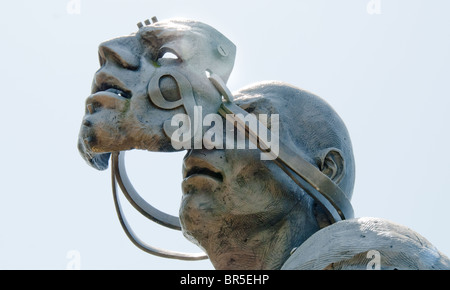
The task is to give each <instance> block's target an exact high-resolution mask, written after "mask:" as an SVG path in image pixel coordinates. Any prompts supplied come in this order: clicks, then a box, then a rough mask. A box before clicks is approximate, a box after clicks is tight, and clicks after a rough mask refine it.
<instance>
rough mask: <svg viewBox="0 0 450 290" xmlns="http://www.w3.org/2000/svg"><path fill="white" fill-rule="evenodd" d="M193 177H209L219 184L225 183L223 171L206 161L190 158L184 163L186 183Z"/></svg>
mask: <svg viewBox="0 0 450 290" xmlns="http://www.w3.org/2000/svg"><path fill="white" fill-rule="evenodd" d="M193 177H207V178H211V179H214V180H215V181H218V182H223V179H224V175H223V173H222V171H221V170H219V169H218V168H216V167H215V166H213V165H212V164H211V163H209V162H207V161H206V160H204V159H201V158H197V157H192V156H191V157H189V158H187V159H185V160H184V163H183V179H184V181H186V180H188V179H190V178H193Z"/></svg>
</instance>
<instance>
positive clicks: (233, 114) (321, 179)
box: [208, 73, 354, 223]
mask: <svg viewBox="0 0 450 290" xmlns="http://www.w3.org/2000/svg"><path fill="white" fill-rule="evenodd" d="M208 78H209V80H210V81H211V82H212V83H213V85H214V86H215V87H216V89H217V90H218V91H219V92H220V93H221V94H222V95H223V97H224V99H225V102H223V103H222V104H221V106H220V109H219V114H220V115H221V116H222V117H223V118H225V119H228V120H230V121H232V122H233V124H234V126H235V127H236V129H237V130H240V131H245V134H246V136H247V138H248V139H249V140H250V141H252V142H254V143H255V145H256V146H257V147H258V148H259V149H260V150H261V151H262V152H265V153H267V154H272V157H273V158H272V159H273V161H274V162H275V163H276V164H277V165H278V166H279V167H280V168H281V169H282V170H283V171H284V172H286V174H287V175H288V176H289V177H290V178H291V179H292V180H293V181H294V182H295V183H296V184H297V185H298V186H300V187H301V188H302V189H303V190H304V191H306V192H307V193H308V194H309V195H310V196H311V197H312V198H314V199H315V200H316V201H317V202H318V203H320V204H321V205H322V206H323V207H324V209H325V210H326V211H327V214H328V216H329V218H330V221H331V222H332V223H335V222H338V221H341V220H344V219H351V218H353V216H354V213H353V208H352V205H351V203H350V201H349V200H348V199H347V197H346V196H345V194H344V192H343V191H342V190H341V189H340V188H339V186H337V185H336V184H335V183H334V182H333V181H332V180H331V179H330V178H328V176H326V175H325V174H323V173H322V172H321V171H320V170H319V169H318V168H316V167H314V165H312V164H311V163H309V162H308V161H306V160H305V159H303V158H302V157H300V156H299V155H298V154H296V153H295V152H294V151H293V150H292V149H291V148H289V146H287V145H286V144H284V143H283V142H282V140H279V153H278V155H274V154H273V153H272V152H268V151H267V148H270V147H269V145H268V144H266V143H265V141H264V140H263V139H261V138H259V136H258V132H256V131H253V130H252V128H250V126H248V124H247V123H246V118H245V117H246V116H247V115H248V114H249V113H248V112H246V111H245V110H243V109H242V108H240V107H238V106H237V105H236V104H234V100H233V95H232V94H231V92H230V90H229V89H228V88H227V86H226V85H225V83H224V82H223V80H222V79H221V78H220V77H219V76H218V75H216V74H214V73H210V75H209V77H208ZM263 127H266V126H265V125H264V124H262V123H261V122H259V121H258V128H263ZM266 130H267V132H270V131H269V130H268V129H267V128H266ZM268 134H269V135H270V133H268Z"/></svg>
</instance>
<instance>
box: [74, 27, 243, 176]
mask: <svg viewBox="0 0 450 290" xmlns="http://www.w3.org/2000/svg"><path fill="white" fill-rule="evenodd" d="M146 24H148V25H146V26H142V27H140V29H139V31H138V32H137V33H134V34H131V35H129V36H124V37H119V38H115V39H112V40H109V41H106V42H104V43H102V44H101V45H100V47H99V58H100V65H101V68H100V69H99V70H98V71H97V72H96V73H95V76H94V80H93V84H92V95H91V96H89V97H88V98H87V100H86V110H85V116H84V118H83V122H82V126H81V129H80V133H79V138H78V149H79V151H80V153H81V155H82V156H83V158H84V159H85V160H86V161H87V162H88V163H89V164H90V165H91V166H93V167H95V168H97V169H100V170H103V169H106V168H107V167H108V160H109V156H110V152H117V151H125V150H130V149H145V150H149V151H163V152H170V151H175V149H174V148H173V147H172V146H171V141H170V138H169V137H168V135H169V136H170V134H169V133H170V132H167V131H168V130H170V129H169V128H168V126H166V125H167V124H166V123H167V121H168V120H170V119H171V118H172V117H173V116H174V115H175V114H177V113H187V114H188V115H189V114H190V110H192V107H193V105H194V104H195V105H198V106H202V108H203V113H204V114H205V115H206V114H208V113H215V112H217V109H218V107H219V106H220V103H221V100H222V98H221V95H220V94H219V93H218V91H217V89H215V87H214V86H213V85H212V84H211V82H210V81H209V80H208V78H207V76H206V73H205V71H211V72H214V73H215V74H217V75H219V76H220V77H221V78H222V79H224V80H227V79H228V77H229V75H230V73H231V70H232V68H233V65H234V58H235V54H236V48H235V46H234V45H233V43H231V42H230V41H229V40H228V39H227V38H225V37H224V36H223V35H222V34H221V33H219V32H218V31H217V30H215V29H214V28H212V27H210V26H208V25H206V24H203V23H200V22H196V21H190V20H182V19H173V20H167V21H161V22H157V21H155V22H154V23H153V24H151V25H150V23H146Z"/></svg>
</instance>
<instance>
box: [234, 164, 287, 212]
mask: <svg viewBox="0 0 450 290" xmlns="http://www.w3.org/2000/svg"><path fill="white" fill-rule="evenodd" d="M230 186H231V188H232V189H231V190H230V192H232V194H231V195H229V196H226V197H227V198H228V199H229V200H228V201H229V204H230V206H229V209H230V211H232V212H234V213H236V214H257V213H261V212H265V213H269V212H270V211H277V212H278V211H280V209H279V207H280V205H281V204H282V202H283V198H282V193H281V190H280V189H281V187H280V185H279V184H277V182H276V181H275V180H274V179H273V175H272V174H271V172H270V171H268V170H267V169H266V168H264V167H259V166H258V167H257V168H253V169H252V168H243V170H241V171H240V172H239V174H237V175H236V176H235V178H234V179H233V180H232V182H231V184H230Z"/></svg>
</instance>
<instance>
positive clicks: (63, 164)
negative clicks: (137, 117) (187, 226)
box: [0, 0, 450, 269]
mask: <svg viewBox="0 0 450 290" xmlns="http://www.w3.org/2000/svg"><path fill="white" fill-rule="evenodd" d="M69 2H70V1H69V0H53V1H45V0H43V1H31V0H30V1H23V0H22V1H20V0H16V1H3V2H2V5H1V6H2V8H1V10H0V24H1V25H0V33H1V36H2V45H1V48H0V49H1V52H2V53H1V64H2V67H1V71H0V75H1V86H2V89H1V92H2V101H1V102H2V107H3V112H2V113H1V114H0V118H1V119H0V120H1V123H0V124H1V134H2V135H1V136H2V137H1V140H2V141H1V143H0V146H1V152H2V162H1V163H2V167H1V189H0V190H1V202H0V269H65V268H66V267H67V266H68V265H73V262H74V260H73V259H72V258H71V256H70V255H68V254H70V253H71V251H76V252H77V253H79V258H80V259H79V261H78V262H79V263H78V264H77V265H79V266H80V267H81V269H213V267H212V265H211V263H210V262H209V261H201V262H184V261H177V260H168V259H163V258H158V257H153V256H151V255H149V254H146V253H144V252H142V251H140V250H139V249H137V248H136V247H135V246H134V245H133V244H132V243H131V242H130V241H129V240H128V239H127V237H126V235H125V234H124V233H123V231H122V229H121V227H120V224H119V221H118V219H117V217H116V215H115V209H114V204H113V199H112V194H111V188H110V171H109V170H108V171H104V172H98V171H96V170H94V169H92V168H90V167H89V166H88V165H87V164H86V163H85V162H84V161H83V160H82V159H81V157H80V156H79V154H78V151H77V148H76V143H77V135H78V130H79V127H80V123H81V119H82V116H83V113H84V100H85V98H86V97H87V96H88V95H89V92H90V85H91V81H92V77H93V75H94V73H95V71H96V70H97V69H98V67H99V64H98V57H97V48H98V45H99V44H100V43H101V42H102V41H105V40H107V39H110V38H113V37H116V36H121V35H126V34H130V33H132V32H135V31H136V30H137V27H136V23H137V22H140V21H144V20H145V19H149V18H151V17H152V16H155V15H156V16H157V17H158V18H159V19H160V20H163V19H167V18H173V17H184V18H192V19H195V20H199V21H202V22H205V23H207V24H209V25H211V26H213V27H215V28H216V29H217V30H219V31H221V32H222V33H223V34H224V35H226V36H227V37H228V38H229V39H230V40H232V41H233V42H234V43H235V44H236V46H237V58H236V64H235V68H234V70H233V73H232V74H231V78H230V80H229V82H228V85H229V87H230V89H231V90H232V91H233V90H237V89H239V88H241V87H243V86H246V85H248V84H251V83H254V82H258V81H263V80H280V81H285V82H288V83H291V84H292V85H295V86H298V87H300V88H303V89H306V90H308V91H311V92H313V93H315V94H318V95H319V96H321V97H322V98H324V99H325V100H326V101H328V102H329V103H330V104H331V105H332V106H333V107H334V108H335V110H336V111H337V112H338V113H339V115H340V116H341V117H342V119H343V120H344V122H345V123H346V125H347V127H348V129H349V131H350V135H351V138H352V141H353V147H354V154H355V158H356V166H357V167H356V170H357V176H356V186H355V190H354V194H353V200H352V204H353V206H354V209H355V214H356V216H357V217H362V216H373V217H382V218H386V219H389V220H391V221H394V222H397V223H400V224H403V225H406V226H408V227H410V228H412V229H414V230H415V231H417V232H418V233H420V234H421V235H423V236H424V237H426V238H427V239H428V240H429V241H430V242H431V243H433V244H434V245H435V246H436V247H437V248H438V249H439V250H440V251H442V252H443V253H445V254H446V255H450V232H449V225H448V213H449V210H448V208H449V204H450V189H449V180H450V153H449V152H448V151H450V133H449V129H448V127H449V125H450V115H449V109H450V93H449V88H448V84H449V80H450V17H449V16H448V15H449V11H450V1H446V0H433V1H425V0H423V1H418V0H381V1H380V4H381V11H378V12H381V13H380V14H369V13H368V11H367V4H368V3H369V0H342V1H335V0H320V1H319V0H303V1H299V0H292V1H287V0H277V1H267V0H266V1H262V0H257V1H248V0H245V1H242V0H240V1H234V0H233V1H231V0H228V1H206V0H198V1H175V0H164V1H153V0H147V1H143V0H132V1H130V0H127V1H125V0H115V1H106V0H89V1H88V0H80V2H81V9H80V13H79V14H70V13H68V12H74V11H70V10H69V11H68V10H67V4H68V3H69ZM75 12H76V11H75ZM183 155H184V154H183V153H180V154H162V155H159V154H154V153H148V152H143V151H140V152H133V153H130V154H128V156H129V158H128V162H127V164H128V171H129V175H130V178H131V179H132V180H133V181H134V182H135V187H136V188H137V189H138V190H139V191H140V192H142V193H143V195H144V196H145V197H146V198H147V199H148V200H149V201H150V202H151V203H153V204H154V205H156V206H157V207H159V208H160V209H163V210H165V211H168V212H170V213H171V214H177V212H178V206H179V201H180V199H181V189H180V187H181V186H180V184H181V159H182V157H183ZM125 209H126V212H127V215H128V216H129V218H130V221H131V224H132V226H133V228H134V229H135V231H136V232H137V233H138V234H140V235H141V237H142V239H144V240H145V241H146V242H148V243H150V244H152V245H154V246H160V247H166V248H168V249H171V250H178V251H189V252H197V251H198V249H197V248H196V247H195V246H194V245H192V244H191V243H190V242H188V241H187V240H186V239H185V238H184V237H183V236H182V234H181V233H180V232H173V231H171V230H168V229H165V228H162V227H160V226H156V225H154V224H152V223H151V222H150V221H147V220H145V218H143V217H141V216H140V215H139V214H138V213H136V212H134V211H133V210H132V208H131V207H130V206H127V207H125Z"/></svg>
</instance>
